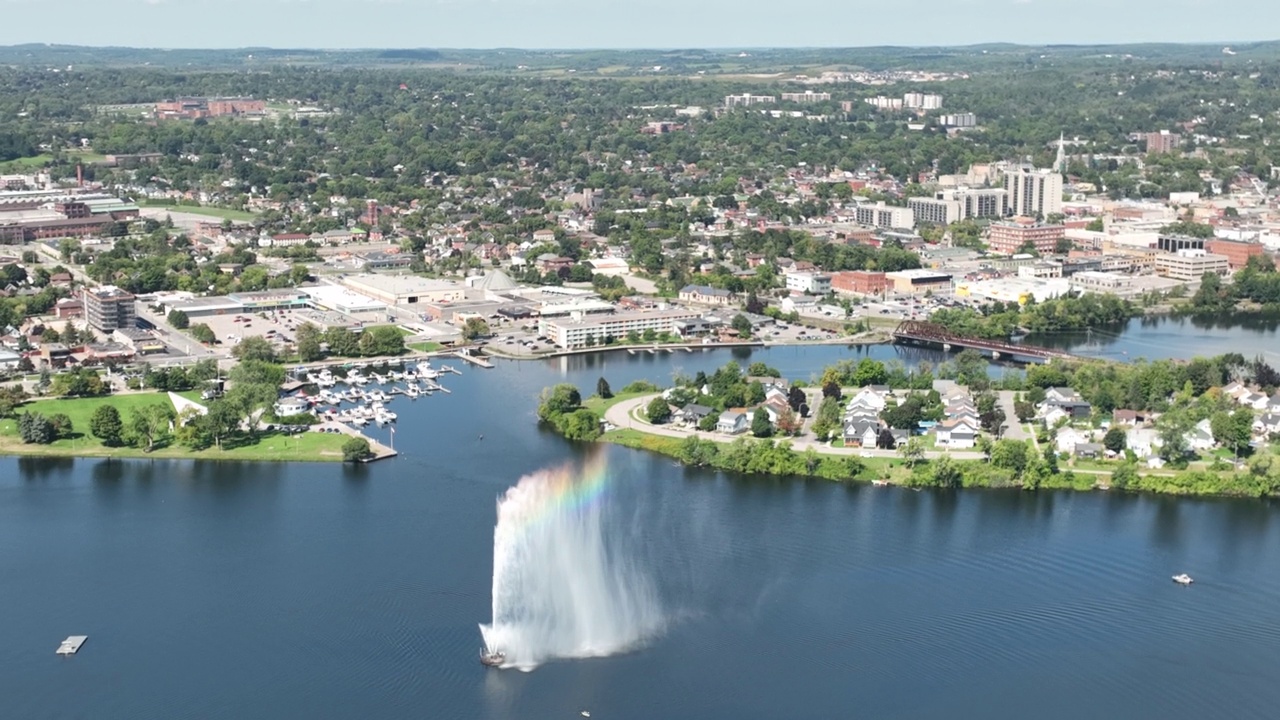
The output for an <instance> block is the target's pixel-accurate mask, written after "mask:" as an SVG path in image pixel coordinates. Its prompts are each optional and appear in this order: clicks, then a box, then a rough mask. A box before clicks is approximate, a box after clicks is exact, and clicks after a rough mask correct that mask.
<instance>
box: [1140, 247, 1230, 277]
mask: <svg viewBox="0 0 1280 720" xmlns="http://www.w3.org/2000/svg"><path fill="white" fill-rule="evenodd" d="M1205 273H1213V274H1215V275H1220V276H1222V275H1230V274H1231V264H1230V262H1229V261H1228V260H1227V257H1226V256H1225V255H1214V254H1212V253H1207V252H1205V251H1203V250H1179V251H1178V252H1176V253H1166V254H1164V255H1157V256H1156V274H1157V275H1160V276H1161V277H1167V278H1169V279H1171V280H1181V281H1183V282H1193V281H1197V280H1199V279H1200V278H1202V277H1204V275H1205Z"/></svg>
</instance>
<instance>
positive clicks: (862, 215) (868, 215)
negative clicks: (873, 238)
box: [854, 202, 915, 230]
mask: <svg viewBox="0 0 1280 720" xmlns="http://www.w3.org/2000/svg"><path fill="white" fill-rule="evenodd" d="M854 217H855V218H856V219H857V221H858V222H859V223H860V224H862V225H870V226H872V227H878V228H890V229H893V228H897V229H902V230H910V229H911V228H913V227H915V217H914V216H913V214H912V212H911V208H905V207H894V206H890V205H885V204H884V202H878V203H876V204H874V205H872V204H871V203H863V204H861V205H859V206H857V207H856V208H854Z"/></svg>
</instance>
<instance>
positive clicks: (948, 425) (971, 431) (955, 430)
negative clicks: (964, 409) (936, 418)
mask: <svg viewBox="0 0 1280 720" xmlns="http://www.w3.org/2000/svg"><path fill="white" fill-rule="evenodd" d="M978 430H979V426H978V425H975V424H971V423H970V421H968V420H962V419H955V418H949V419H947V420H943V421H942V422H940V423H938V424H937V425H936V426H935V427H934V433H935V434H936V436H937V445H938V447H945V448H952V449H964V448H971V447H973V446H974V445H976V444H977V442H978Z"/></svg>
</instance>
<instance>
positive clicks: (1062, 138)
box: [1053, 133, 1067, 175]
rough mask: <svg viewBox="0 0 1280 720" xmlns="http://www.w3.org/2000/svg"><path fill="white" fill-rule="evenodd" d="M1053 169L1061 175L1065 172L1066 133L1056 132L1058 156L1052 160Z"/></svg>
mask: <svg viewBox="0 0 1280 720" xmlns="http://www.w3.org/2000/svg"><path fill="white" fill-rule="evenodd" d="M1053 170H1054V172H1057V173H1059V174H1061V175H1066V174H1067V135H1066V133H1058V157H1057V159H1055V160H1054V161H1053Z"/></svg>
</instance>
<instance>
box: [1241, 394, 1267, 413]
mask: <svg viewBox="0 0 1280 720" xmlns="http://www.w3.org/2000/svg"><path fill="white" fill-rule="evenodd" d="M1236 402H1238V403H1240V404H1241V405H1243V406H1245V407H1247V408H1252V409H1254V410H1266V409H1267V406H1268V405H1270V404H1271V398H1269V397H1267V396H1266V395H1263V394H1262V393H1260V392H1251V393H1248V394H1247V395H1242V396H1240V397H1239V398H1237V400H1236Z"/></svg>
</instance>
